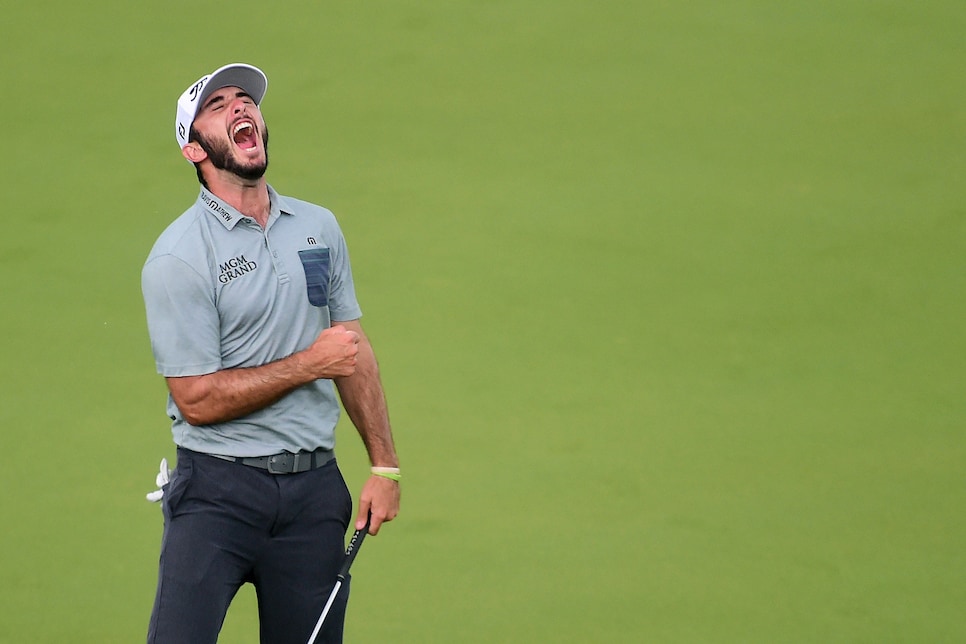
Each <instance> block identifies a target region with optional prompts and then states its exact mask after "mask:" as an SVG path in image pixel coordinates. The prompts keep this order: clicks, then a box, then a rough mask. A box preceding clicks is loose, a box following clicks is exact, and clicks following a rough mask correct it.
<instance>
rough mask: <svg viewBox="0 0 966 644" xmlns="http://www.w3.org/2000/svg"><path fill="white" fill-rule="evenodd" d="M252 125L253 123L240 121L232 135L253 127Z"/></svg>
mask: <svg viewBox="0 0 966 644" xmlns="http://www.w3.org/2000/svg"><path fill="white" fill-rule="evenodd" d="M251 127H252V124H251V123H239V124H238V125H236V126H235V129H234V130H232V131H231V135H232V136H235V135H236V134H238V133H239V132H241V131H242V130H245V129H251Z"/></svg>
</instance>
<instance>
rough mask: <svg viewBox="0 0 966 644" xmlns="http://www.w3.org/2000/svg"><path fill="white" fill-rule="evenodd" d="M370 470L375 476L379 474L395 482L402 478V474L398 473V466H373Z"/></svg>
mask: <svg viewBox="0 0 966 644" xmlns="http://www.w3.org/2000/svg"><path fill="white" fill-rule="evenodd" d="M370 471H371V472H372V473H373V474H374V475H375V476H381V477H383V478H387V479H391V480H393V481H396V482H397V483H398V482H399V481H400V479H402V475H401V474H400V473H399V468H398V467H373V468H371V469H370Z"/></svg>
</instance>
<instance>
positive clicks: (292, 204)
mask: <svg viewBox="0 0 966 644" xmlns="http://www.w3.org/2000/svg"><path fill="white" fill-rule="evenodd" d="M278 207H279V209H280V210H281V211H282V212H286V213H288V214H290V215H296V216H299V217H306V218H310V219H315V220H317V221H319V222H322V223H325V224H329V225H338V222H337V221H336V218H335V215H334V214H333V213H332V211H331V210H329V209H328V208H326V207H324V206H320V205H318V204H315V203H312V202H310V201H303V200H302V199H296V198H295V197H289V196H287V195H278Z"/></svg>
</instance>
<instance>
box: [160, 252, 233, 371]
mask: <svg viewBox="0 0 966 644" xmlns="http://www.w3.org/2000/svg"><path fill="white" fill-rule="evenodd" d="M141 292H142V294H143V296H144V308H145V313H146V316H147V323H148V333H149V334H150V336H151V350H152V351H153V352H154V361H155V364H156V365H157V369H158V373H160V374H161V375H163V376H165V377H168V376H200V375H204V374H207V373H213V372H215V371H218V370H219V369H220V368H221V341H220V323H219V318H218V311H217V308H216V307H215V301H214V289H213V288H212V287H211V285H210V284H209V282H208V280H207V279H205V278H204V277H203V276H202V275H200V274H199V273H198V272H197V271H196V270H195V269H194V268H192V267H191V266H190V265H188V264H187V263H186V262H184V261H183V260H181V259H179V258H177V257H175V256H173V255H160V256H157V257H153V258H151V259H149V260H148V262H147V263H146V264H145V265H144V269H143V270H142V271H141Z"/></svg>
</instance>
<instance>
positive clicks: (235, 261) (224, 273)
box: [218, 255, 258, 284]
mask: <svg viewBox="0 0 966 644" xmlns="http://www.w3.org/2000/svg"><path fill="white" fill-rule="evenodd" d="M256 268H258V264H256V263H255V262H251V261H248V260H247V259H246V258H245V256H244V255H239V256H238V257H232V258H231V259H229V260H228V261H227V262H225V263H224V264H218V281H219V282H221V283H222V284H227V283H228V282H230V281H232V280H233V279H235V278H236V277H241V276H242V275H246V274H248V273H251V272H252V271H253V270H255V269H256Z"/></svg>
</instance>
